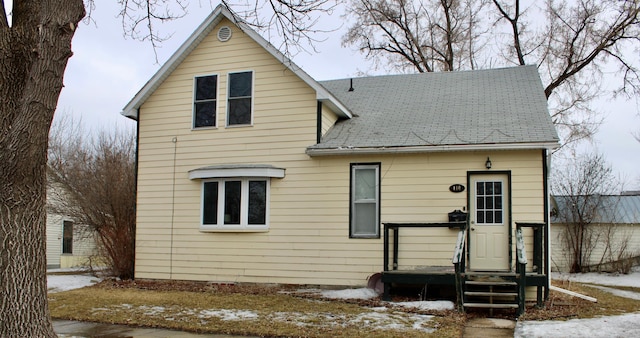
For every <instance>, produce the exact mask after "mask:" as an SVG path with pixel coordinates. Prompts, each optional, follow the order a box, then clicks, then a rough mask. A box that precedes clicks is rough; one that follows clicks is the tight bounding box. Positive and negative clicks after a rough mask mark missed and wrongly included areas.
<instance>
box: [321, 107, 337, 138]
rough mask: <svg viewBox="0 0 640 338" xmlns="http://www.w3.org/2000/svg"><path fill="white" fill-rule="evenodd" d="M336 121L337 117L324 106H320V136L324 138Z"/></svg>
mask: <svg viewBox="0 0 640 338" xmlns="http://www.w3.org/2000/svg"><path fill="white" fill-rule="evenodd" d="M336 121H338V116H337V115H336V114H335V113H334V112H333V111H331V109H329V108H327V107H326V106H325V105H322V129H321V130H322V135H323V136H324V135H325V134H326V133H327V132H328V131H329V129H331V127H333V125H334V124H335V123H336Z"/></svg>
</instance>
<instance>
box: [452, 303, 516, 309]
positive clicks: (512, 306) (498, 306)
mask: <svg viewBox="0 0 640 338" xmlns="http://www.w3.org/2000/svg"><path fill="white" fill-rule="evenodd" d="M463 305H464V307H465V308H482V309H517V308H518V304H488V303H464V304H463Z"/></svg>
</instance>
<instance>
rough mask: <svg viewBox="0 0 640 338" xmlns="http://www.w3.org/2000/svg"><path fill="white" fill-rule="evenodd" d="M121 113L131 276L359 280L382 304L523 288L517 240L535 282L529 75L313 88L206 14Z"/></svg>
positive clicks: (539, 135) (233, 27)
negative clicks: (511, 282)
mask: <svg viewBox="0 0 640 338" xmlns="http://www.w3.org/2000/svg"><path fill="white" fill-rule="evenodd" d="M122 114H123V115H125V116H127V117H129V118H132V119H134V120H136V121H137V122H138V124H137V125H138V164H137V165H138V183H137V184H138V187H137V188H138V190H137V191H138V196H137V233H136V267H135V274H136V278H145V279H146V278H150V279H180V280H198V281H213V282H239V283H245V282H248V283H284V284H312V285H340V286H354V287H355V286H362V285H366V284H367V278H368V277H370V276H372V275H373V276H374V277H375V278H377V277H378V276H379V277H380V278H381V279H380V282H382V283H384V285H385V289H386V291H387V295H385V297H386V296H388V292H389V291H390V288H391V287H392V286H394V285H397V284H402V283H418V284H443V285H450V286H453V285H454V284H455V285H461V286H462V287H464V285H467V284H468V283H466V282H467V281H468V280H469V281H470V279H472V278H474V277H473V276H471V274H469V273H468V272H469V271H474V272H476V273H477V274H481V273H492V274H494V275H495V274H502V275H501V276H502V277H500V278H504V279H513V278H516V276H522V277H524V276H525V274H516V273H515V270H516V249H515V248H516V233H521V234H522V235H523V236H522V240H523V241H522V243H521V244H522V245H526V247H525V246H521V250H520V254H521V256H520V257H521V258H522V260H521V261H526V259H525V258H526V257H525V255H529V256H527V257H533V259H534V260H535V264H531V263H530V264H529V265H526V268H527V269H528V271H530V273H529V274H527V275H528V276H529V275H531V276H532V277H531V278H529V277H527V278H529V279H528V280H527V282H528V284H527V285H536V286H538V290H539V293H540V292H542V290H544V288H545V287H546V286H547V285H548V278H547V276H548V273H547V270H546V269H547V268H548V255H546V254H543V253H547V252H548V250H546V247H545V243H547V242H541V241H542V240H546V239H547V238H548V229H549V226H548V224H549V222H548V221H549V219H548V210H549V209H548V194H547V176H548V170H549V151H550V149H553V148H554V147H556V146H557V145H558V137H557V134H556V132H555V129H554V126H553V124H552V121H551V118H550V117H549V114H548V110H547V103H546V98H545V96H544V92H543V88H542V84H541V81H540V78H539V75H538V73H537V69H536V68H535V67H532V66H524V67H514V68H505V69H496V70H481V71H466V72H455V73H431V74H411V75H391V76H376V77H364V78H354V79H341V80H335V81H323V82H318V81H316V80H314V79H313V78H311V77H310V76H309V75H308V74H306V73H305V72H304V71H303V70H302V69H300V68H299V67H297V66H296V65H295V64H294V63H293V62H291V61H290V60H288V59H287V58H286V57H285V56H284V55H282V54H281V53H280V52H279V51H277V50H276V49H275V48H274V47H273V46H272V45H270V44H269V43H268V42H267V41H266V40H265V39H263V38H262V37H261V36H260V35H258V34H257V33H256V32H255V31H253V30H251V29H250V28H249V27H248V26H246V25H245V24H243V23H241V22H238V21H236V20H235V19H234V16H233V14H232V13H231V12H230V11H229V10H227V9H226V8H225V7H217V8H216V9H215V10H214V11H213V13H212V14H211V15H210V16H209V17H208V18H207V19H206V20H205V21H204V23H203V24H202V25H201V26H199V27H198V29H197V30H196V31H195V32H194V33H193V34H192V35H191V36H190V37H189V39H188V40H187V41H186V42H185V43H184V44H183V45H182V46H181V47H180V48H179V49H178V50H177V52H176V53H175V54H174V55H173V56H172V57H171V58H170V59H169V60H168V61H167V63H166V64H165V65H163V66H162V67H161V68H160V70H159V71H158V72H157V73H156V74H155V75H154V76H153V77H152V78H151V79H150V80H149V82H147V84H145V86H144V87H143V88H142V89H141V90H140V91H139V92H138V93H137V94H136V95H135V97H134V98H133V99H132V100H131V101H130V102H129V103H128V104H127V105H126V106H125V108H124V109H123V112H122ZM456 210H457V211H456ZM454 211H456V212H455V213H453V214H452V217H453V218H452V220H453V221H454V222H449V213H452V212H454ZM466 215H469V216H468V217H466ZM467 218H468V219H467ZM518 224H519V225H520V226H519V227H518V226H517V225H518ZM516 228H519V229H520V231H516V230H517V229H516ZM467 230H468V231H467ZM458 238H461V240H460V241H459V240H458ZM456 250H457V251H456ZM454 252H458V253H461V254H459V255H457V257H458V258H457V259H456V261H457V265H456V266H457V267H458V271H459V273H458V274H456V273H455V271H454V269H453V267H454V265H453V263H452V258H453V255H454ZM534 265H535V266H534ZM534 275H535V276H534ZM456 280H458V281H460V282H461V283H458V284H456V283H455V281H456ZM462 291H463V289H462V288H461V289H460V292H462ZM540 297H542V296H540ZM521 298H522V297H521ZM522 299H523V298H522Z"/></svg>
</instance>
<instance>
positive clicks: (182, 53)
mask: <svg viewBox="0 0 640 338" xmlns="http://www.w3.org/2000/svg"><path fill="white" fill-rule="evenodd" d="M223 18H226V19H228V20H229V21H231V22H232V23H234V24H235V25H236V27H238V28H239V29H240V30H241V31H243V32H244V33H245V34H247V35H248V36H249V37H251V38H252V39H253V40H254V41H255V42H256V43H258V44H259V45H260V46H262V48H264V49H265V50H266V51H267V52H269V53H270V54H271V55H273V56H274V57H275V58H276V59H278V60H279V61H280V62H281V63H282V64H283V65H284V66H285V67H287V68H288V69H289V70H291V71H292V72H293V73H294V74H296V75H297V76H298V77H299V78H300V79H302V81H304V82H305V83H306V84H307V85H308V86H310V87H311V88H313V89H314V90H315V91H316V99H317V100H319V101H322V102H323V103H325V104H327V106H328V107H329V108H331V109H332V110H334V112H335V113H337V114H338V115H340V116H342V117H346V118H351V117H352V116H353V115H352V114H351V112H350V111H349V109H348V108H347V107H346V106H344V105H343V104H342V103H341V102H340V101H339V100H338V99H337V98H336V97H334V96H333V95H332V94H331V93H329V91H327V90H326V89H325V88H324V87H323V86H322V85H321V84H319V83H318V82H317V81H316V80H314V79H313V78H312V77H311V76H309V75H308V74H307V73H305V72H304V71H303V70H302V68H300V67H298V66H297V65H296V64H294V63H293V61H291V60H290V59H289V58H287V57H286V56H285V55H284V54H282V53H281V52H280V51H278V50H277V49H276V48H275V47H274V46H273V45H271V44H270V43H269V42H268V41H267V40H265V39H264V38H263V37H262V36H260V34H258V33H257V32H256V31H254V30H253V29H251V28H250V27H249V26H248V25H246V24H244V23H242V22H239V21H238V20H236V19H235V15H234V14H232V13H231V11H229V10H228V9H227V8H226V7H224V6H223V5H218V7H216V9H215V10H213V12H212V13H211V14H210V15H209V16H208V17H207V18H206V19H205V20H204V21H203V22H202V23H201V24H200V26H198V28H197V29H196V30H195V31H194V32H193V33H192V34H191V35H190V36H189V38H188V39H187V40H186V41H185V42H184V43H183V44H182V45H181V46H180V48H178V49H177V50H176V52H175V53H173V55H172V56H171V57H170V58H169V59H168V60H167V62H166V63H165V64H164V65H163V66H162V67H161V68H160V69H159V70H158V72H157V73H155V74H154V75H153V77H151V79H149V81H148V82H147V83H146V84H145V85H144V86H143V87H142V88H141V89H140V91H138V93H137V94H136V95H135V96H134V97H133V98H132V99H131V101H129V103H127V105H126V106H125V107H124V108H123V109H122V112H121V113H120V114H122V115H124V116H126V117H129V118H131V119H134V120H138V110H139V109H140V107H141V106H142V105H143V104H144V102H145V101H146V100H147V99H148V98H149V96H151V94H153V92H154V91H155V90H156V89H158V87H159V86H160V84H162V82H163V81H164V80H165V79H166V78H167V77H169V75H170V74H171V73H172V72H173V71H174V70H175V69H176V68H177V67H178V66H179V65H180V63H182V61H184V59H185V58H186V57H187V56H188V55H189V53H191V51H193V50H194V49H195V48H196V47H197V46H198V45H199V44H200V42H202V40H204V38H205V37H207V35H208V34H209V33H211V31H212V30H213V28H214V27H215V26H216V25H217V24H218V23H220V21H222V19H223Z"/></svg>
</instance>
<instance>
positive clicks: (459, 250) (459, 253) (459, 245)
mask: <svg viewBox="0 0 640 338" xmlns="http://www.w3.org/2000/svg"><path fill="white" fill-rule="evenodd" d="M466 242H467V229H460V231H458V240H457V241H456V247H455V249H454V250H453V259H452V260H451V261H452V262H453V264H458V263H460V262H462V259H463V257H464V246H465V243H466Z"/></svg>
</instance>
